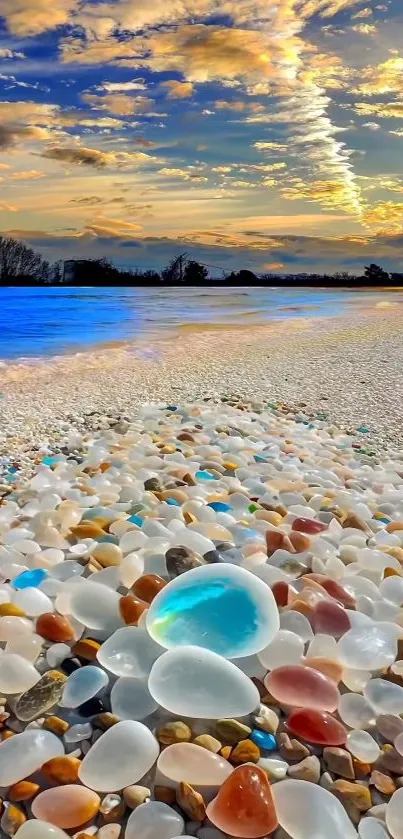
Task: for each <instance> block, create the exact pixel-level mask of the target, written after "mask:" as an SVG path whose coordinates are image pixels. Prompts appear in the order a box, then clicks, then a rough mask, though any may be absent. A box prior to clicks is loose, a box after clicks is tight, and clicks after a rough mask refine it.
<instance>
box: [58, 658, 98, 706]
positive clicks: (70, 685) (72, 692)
mask: <svg viewBox="0 0 403 839" xmlns="http://www.w3.org/2000/svg"><path fill="white" fill-rule="evenodd" d="M108 682H109V678H108V675H107V673H105V671H104V670H101V668H100V667H94V666H92V665H87V666H86V667H80V668H79V669H78V670H74V672H73V673H72V674H71V676H69V678H68V680H67V682H66V685H65V688H64V691H63V695H62V698H61V701H60V705H62V706H63V707H64V708H78V706H79V705H82V704H83V703H84V702H87V701H88V699H92V697H93V696H96V695H97V693H99V692H100V691H101V690H103V688H105V687H106V685H107V684H108Z"/></svg>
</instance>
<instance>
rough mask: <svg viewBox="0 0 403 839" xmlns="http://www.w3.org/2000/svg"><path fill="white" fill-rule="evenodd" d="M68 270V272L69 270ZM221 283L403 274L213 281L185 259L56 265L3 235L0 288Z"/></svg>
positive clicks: (375, 281) (356, 282) (397, 280)
mask: <svg viewBox="0 0 403 839" xmlns="http://www.w3.org/2000/svg"><path fill="white" fill-rule="evenodd" d="M66 266H67V267H68V270H66ZM206 283H208V284H211V283H217V284H218V283H219V284H220V286H221V285H229V286H251V285H287V286H291V285H294V286H326V287H332V286H333V287H338V286H348V287H360V286H382V285H388V284H389V285H403V273H400V274H399V273H390V274H389V273H388V272H387V271H384V270H383V268H381V267H380V266H379V265H376V264H374V263H371V265H368V266H366V268H365V270H364V272H363V274H362V275H360V276H356V275H353V274H349V273H347V272H336V273H335V274H301V275H298V274H297V275H289V276H287V275H282V276H281V277H279V276H278V274H263V275H262V274H260V275H259V276H257V275H256V274H254V273H253V272H252V271H248V270H244V269H241V270H240V271H236V272H234V271H232V272H231V273H230V274H227V275H226V276H224V277H220V278H209V271H208V268H207V266H205V265H203V264H201V263H199V262H196V261H195V260H192V259H187V257H186V254H181V255H180V256H178V257H177V258H175V259H172V260H171V262H170V263H169V265H167V266H166V267H165V268H163V270H162V271H161V272H160V273H159V272H157V271H139V270H129V271H123V270H120V269H119V268H116V267H115V266H114V265H113V264H112V263H111V262H109V261H108V260H107V259H86V260H70V261H69V262H68V263H64V262H62V261H58V262H55V263H51V262H48V261H47V260H45V259H43V258H42V257H41V255H40V254H38V253H36V251H34V250H33V249H32V248H29V247H28V246H27V245H25V244H24V243H23V242H20V241H18V240H16V239H13V238H11V237H6V236H0V285H2V286H18V285H20V286H24V285H27V286H28V285H62V284H63V285H71V286H80V285H88V284H90V285H94V286H114V285H116V286H152V285H160V284H161V285H167V286H180V285H193V286H198V285H205V284H206Z"/></svg>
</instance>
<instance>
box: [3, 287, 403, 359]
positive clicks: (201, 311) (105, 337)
mask: <svg viewBox="0 0 403 839" xmlns="http://www.w3.org/2000/svg"><path fill="white" fill-rule="evenodd" d="M385 301H386V302H387V304H388V305H396V304H400V305H401V304H402V303H403V291H382V290H379V291H348V290H345V289H332V290H327V289H312V288H307V289H305V288H303V289H301V288H297V289H295V288H294V289H285V288H242V289H239V288H228V287H226V288H217V287H214V288H211V289H208V288H99V289H98V288H89V287H88V288H58V287H49V288H46V287H41V288H2V289H0V359H13V358H21V357H24V358H35V357H38V356H49V355H56V354H63V353H66V352H67V353H68V352H76V351H79V350H83V349H89V348H90V347H92V346H94V345H96V344H106V345H107V344H112V345H113V342H120V341H134V340H136V339H139V338H142V337H143V336H147V334H148V335H150V334H153V335H155V334H160V335H161V334H165V333H166V334H169V333H175V332H177V330H178V329H180V328H189V327H191V326H208V325H211V326H213V327H219V326H226V325H228V326H231V325H233V324H235V325H238V324H239V325H243V326H245V325H248V324H250V325H252V324H256V323H266V322H268V321H270V320H279V319H288V318H305V317H329V316H333V317H334V316H337V315H342V314H343V313H346V312H349V311H352V310H354V309H355V308H356V307H360V308H361V307H363V306H364V307H370V308H371V309H372V308H375V307H376V306H377V305H379V304H383V303H384V302H385Z"/></svg>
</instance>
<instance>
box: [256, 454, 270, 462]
mask: <svg viewBox="0 0 403 839" xmlns="http://www.w3.org/2000/svg"><path fill="white" fill-rule="evenodd" d="M253 460H254V461H255V463H267V457H265V456H264V455H262V454H255V455H253Z"/></svg>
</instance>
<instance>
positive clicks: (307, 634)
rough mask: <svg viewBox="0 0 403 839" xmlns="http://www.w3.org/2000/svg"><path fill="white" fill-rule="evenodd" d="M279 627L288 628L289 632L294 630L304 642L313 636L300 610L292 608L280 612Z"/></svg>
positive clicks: (307, 621)
mask: <svg viewBox="0 0 403 839" xmlns="http://www.w3.org/2000/svg"><path fill="white" fill-rule="evenodd" d="M280 629H288V630H289V631H290V632H294V633H295V635H299V637H300V638H302V640H303V641H304V643H306V641H311V640H312V638H313V632H312V627H311V624H310V623H309V620H308V618H307V617H305V615H303V614H302V613H301V612H295V611H294V610H293V609H289V610H288V611H284V612H281V615H280Z"/></svg>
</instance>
